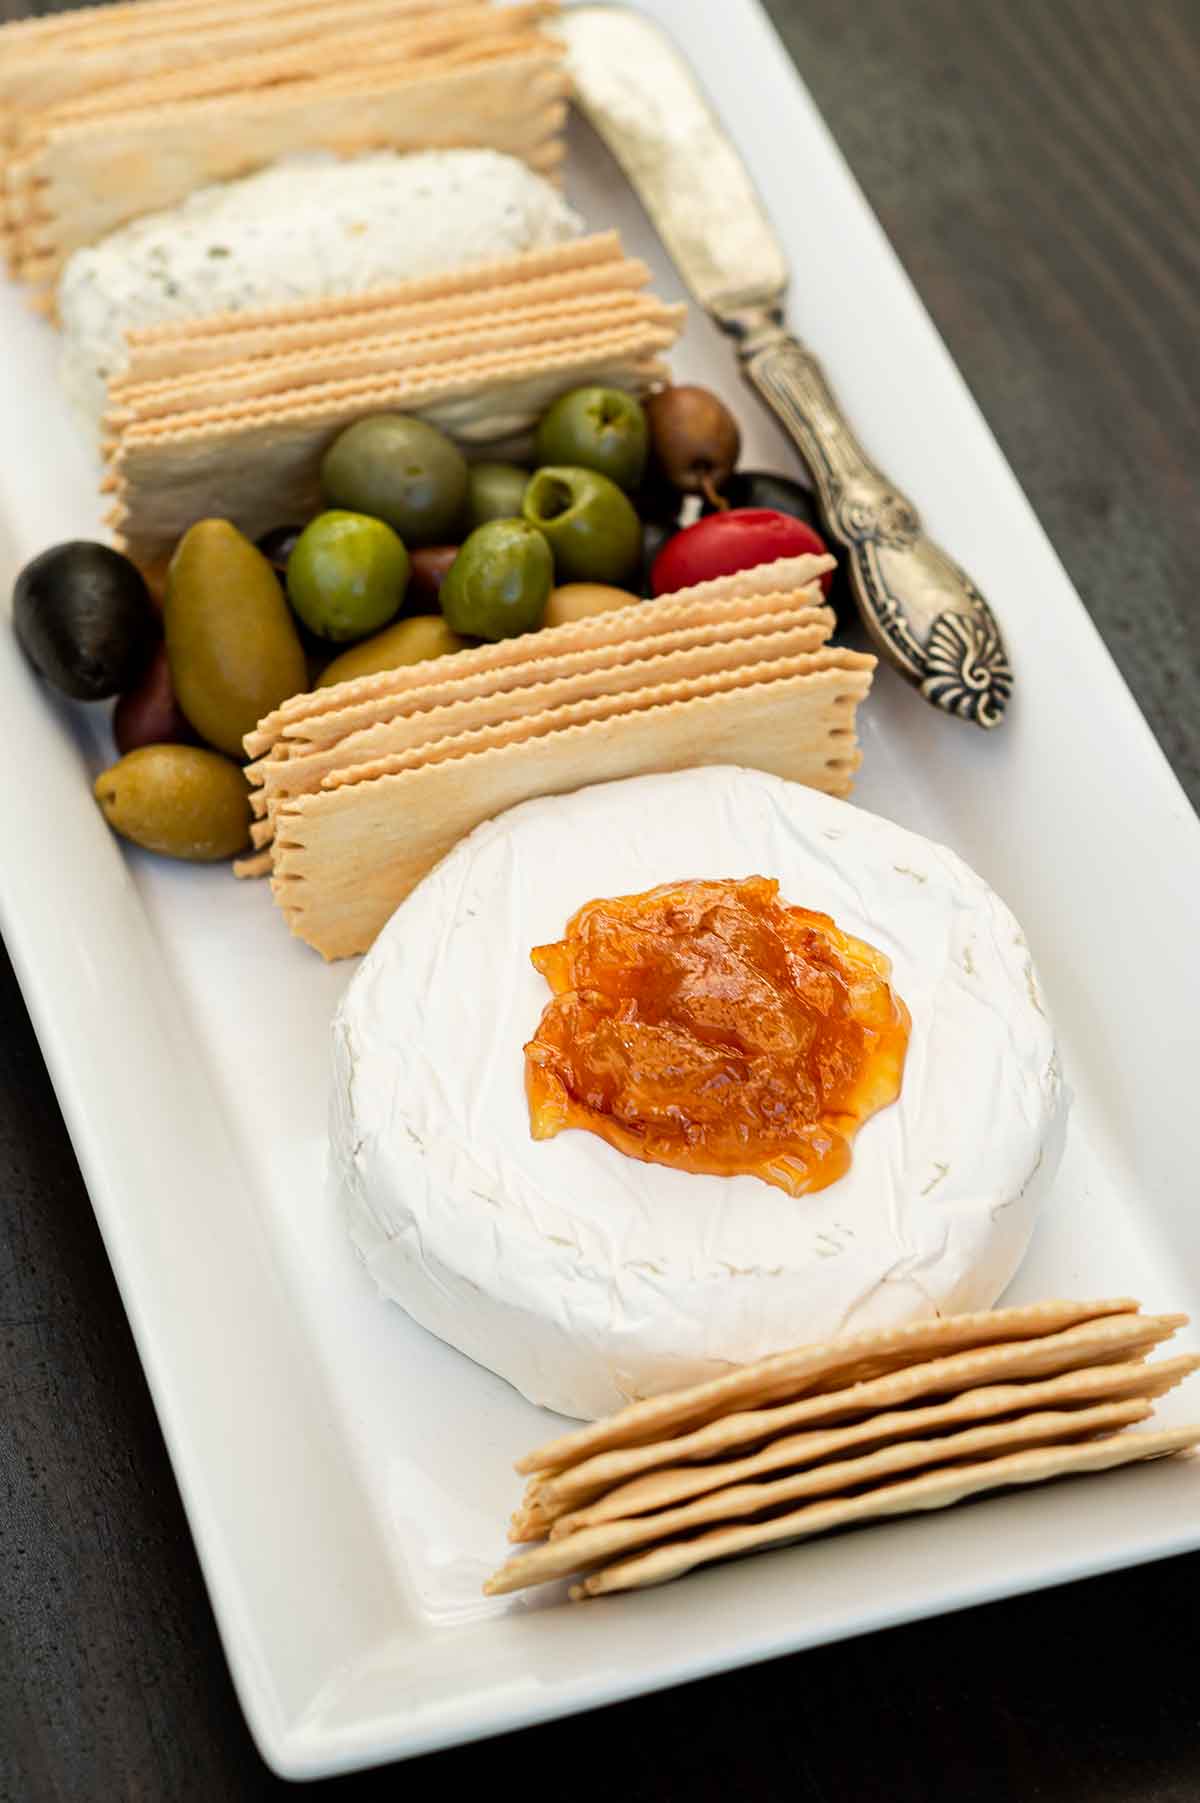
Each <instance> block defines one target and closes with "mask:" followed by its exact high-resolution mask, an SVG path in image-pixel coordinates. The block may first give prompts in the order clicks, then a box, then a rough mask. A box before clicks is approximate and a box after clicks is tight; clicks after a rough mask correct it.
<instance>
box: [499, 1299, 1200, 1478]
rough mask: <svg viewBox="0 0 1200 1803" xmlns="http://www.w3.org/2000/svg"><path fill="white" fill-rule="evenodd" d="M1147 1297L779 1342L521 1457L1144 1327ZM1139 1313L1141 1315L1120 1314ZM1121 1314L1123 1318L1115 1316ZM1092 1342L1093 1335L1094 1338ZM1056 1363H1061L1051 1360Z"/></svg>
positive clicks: (563, 1462)
mask: <svg viewBox="0 0 1200 1803" xmlns="http://www.w3.org/2000/svg"><path fill="white" fill-rule="evenodd" d="M1139 1308H1140V1304H1139V1303H1138V1302H1136V1301H1134V1300H1132V1299H1131V1298H1130V1297H1127V1296H1124V1297H1118V1298H1115V1299H1111V1300H1102V1301H1093V1302H1074V1301H1059V1300H1047V1301H1044V1302H1032V1303H1024V1304H1021V1305H1019V1306H1016V1307H1013V1308H993V1309H981V1310H979V1311H978V1312H977V1313H973V1314H963V1315H948V1316H943V1317H937V1318H935V1319H933V1320H928V1321H909V1322H906V1323H905V1324H904V1325H903V1326H902V1327H889V1328H884V1329H882V1330H880V1331H878V1332H875V1333H861V1334H853V1335H850V1336H849V1337H848V1338H846V1339H844V1340H838V1341H833V1342H832V1343H830V1344H828V1345H819V1344H818V1345H806V1346H799V1347H796V1348H795V1349H794V1350H792V1351H788V1352H777V1353H774V1354H773V1355H772V1356H771V1357H770V1358H765V1359H759V1360H758V1361H757V1362H756V1363H754V1364H751V1365H741V1366H738V1367H737V1368H736V1369H735V1370H733V1371H730V1372H728V1373H727V1374H726V1375H724V1376H722V1377H714V1378H709V1379H708V1380H706V1381H705V1382H704V1383H700V1384H693V1385H690V1386H689V1387H687V1388H686V1389H682V1390H673V1391H671V1392H669V1393H668V1394H666V1395H664V1396H651V1397H647V1398H646V1399H645V1400H643V1401H641V1402H632V1403H630V1404H629V1405H628V1407H627V1408H624V1409H621V1410H619V1411H618V1413H617V1414H615V1415H610V1416H609V1417H608V1418H607V1420H604V1421H595V1422H591V1423H589V1424H588V1425H587V1426H584V1427H579V1428H575V1429H573V1430H572V1431H571V1432H570V1433H568V1434H563V1435H560V1436H559V1437H558V1438H557V1439H555V1440H551V1441H549V1442H548V1443H547V1444H546V1445H545V1446H541V1447H538V1448H537V1449H536V1450H535V1451H534V1452H531V1453H527V1454H526V1455H525V1457H524V1458H522V1459H519V1460H518V1461H517V1466H516V1469H517V1470H518V1471H520V1472H533V1471H542V1470H550V1469H555V1470H565V1469H566V1467H567V1466H569V1465H577V1464H580V1463H581V1462H582V1461H583V1460H584V1459H586V1458H591V1457H592V1456H593V1455H594V1454H595V1453H598V1452H606V1451H609V1450H611V1449H612V1448H614V1447H620V1446H639V1445H642V1444H644V1443H645V1442H647V1441H654V1440H658V1439H661V1438H662V1437H663V1434H664V1431H669V1432H670V1433H671V1434H672V1435H674V1434H677V1433H679V1432H681V1431H682V1430H683V1429H685V1428H692V1427H700V1426H703V1425H704V1423H705V1422H708V1421H713V1420H715V1419H716V1418H717V1417H718V1416H721V1415H728V1414H731V1413H732V1412H733V1411H735V1410H737V1409H741V1408H744V1407H751V1408H762V1407H765V1406H766V1405H767V1404H770V1403H774V1402H788V1401H793V1400H796V1399H798V1398H799V1397H801V1396H804V1395H811V1394H813V1393H814V1392H817V1391H828V1390H833V1389H837V1390H844V1389H847V1388H849V1386H850V1385H851V1384H855V1383H861V1382H863V1381H865V1380H866V1379H868V1378H874V1377H883V1376H886V1375H887V1373H888V1372H890V1371H896V1370H900V1369H901V1368H903V1367H904V1366H905V1365H914V1364H919V1363H924V1362H927V1361H928V1360H929V1359H930V1358H931V1357H937V1356H939V1355H945V1354H947V1353H951V1352H967V1351H973V1350H978V1349H979V1348H981V1347H985V1346H993V1345H996V1344H998V1343H1001V1342H1003V1341H1006V1340H1033V1339H1044V1338H1046V1337H1048V1336H1058V1335H1061V1334H1062V1333H1064V1332H1077V1331H1078V1329H1079V1328H1080V1326H1081V1325H1089V1326H1090V1325H1092V1324H1099V1327H1100V1330H1101V1333H1102V1337H1103V1335H1106V1334H1111V1333H1112V1332H1113V1331H1116V1332H1118V1333H1119V1334H1124V1333H1128V1332H1130V1331H1132V1332H1134V1333H1141V1332H1143V1331H1144V1330H1145V1328H1146V1327H1147V1325H1148V1323H1149V1321H1150V1320H1151V1319H1153V1318H1152V1317H1146V1316H1140V1315H1138V1310H1139ZM1129 1315H1137V1316H1138V1319H1137V1321H1136V1322H1135V1323H1133V1324H1129V1323H1122V1321H1121V1319H1120V1317H1122V1316H1129ZM1109 1317H1114V1318H1115V1320H1114V1321H1109V1319H1108V1318H1109ZM1186 1319H1187V1317H1186V1316H1179V1317H1172V1316H1164V1317H1161V1318H1160V1321H1159V1324H1161V1322H1169V1323H1170V1324H1171V1325H1170V1326H1169V1327H1168V1328H1166V1330H1165V1331H1167V1332H1173V1331H1174V1328H1175V1327H1176V1326H1183V1325H1184V1324H1185V1323H1186ZM1089 1344H1090V1342H1089ZM1051 1368H1052V1369H1053V1368H1055V1367H1051Z"/></svg>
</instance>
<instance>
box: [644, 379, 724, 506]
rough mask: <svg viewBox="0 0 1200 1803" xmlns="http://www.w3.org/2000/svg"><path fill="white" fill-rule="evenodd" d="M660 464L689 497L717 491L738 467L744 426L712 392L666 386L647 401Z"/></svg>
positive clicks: (712, 496)
mask: <svg viewBox="0 0 1200 1803" xmlns="http://www.w3.org/2000/svg"><path fill="white" fill-rule="evenodd" d="M643 406H644V408H645V413H646V418H647V420H648V421H649V424H650V442H651V445H652V446H653V449H654V458H655V462H656V464H657V466H658V467H659V469H661V471H662V472H663V474H664V475H665V476H666V478H667V480H668V482H671V483H673V484H674V486H675V487H676V488H677V489H679V490H680V491H681V492H682V493H683V494H686V495H706V496H707V497H708V498H709V500H712V501H714V503H715V505H717V506H720V502H719V501H716V500H715V494H716V491H717V490H718V489H719V488H720V486H721V484H722V482H724V481H725V478H726V477H727V476H728V475H729V474H730V472H731V471H732V470H733V469H734V468H735V466H736V464H737V460H738V454H739V452H740V451H741V448H742V435H741V432H740V431H739V429H738V423H737V421H736V420H735V419H734V417H733V415H732V413H730V411H729V409H728V407H727V406H726V405H725V403H724V401H722V400H719V399H718V397H717V396H716V395H715V394H712V393H710V391H709V390H708V389H707V388H693V387H676V388H664V389H661V390H660V391H659V393H658V394H652V395H651V396H650V398H649V400H647V401H645V402H643Z"/></svg>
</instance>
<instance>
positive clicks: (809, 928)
mask: <svg viewBox="0 0 1200 1803" xmlns="http://www.w3.org/2000/svg"><path fill="white" fill-rule="evenodd" d="M531 956H532V959H533V963H534V965H535V967H536V968H537V969H538V970H539V971H541V973H542V975H543V976H544V977H545V978H546V980H547V982H548V983H549V985H550V988H551V989H552V990H553V992H554V996H553V1000H552V1001H550V1002H548V1003H547V1005H546V1008H545V1010H544V1012H543V1014H542V1018H541V1020H540V1022H539V1023H538V1027H537V1031H536V1033H535V1034H534V1036H533V1038H532V1039H531V1040H530V1041H529V1044H528V1045H527V1046H526V1047H525V1089H526V1094H527V1095H528V1098H529V1117H530V1125H531V1128H532V1132H533V1137H534V1138H535V1139H551V1138H553V1136H554V1135H555V1134H556V1133H561V1132H562V1131H563V1129H564V1128H566V1127H583V1128H586V1129H587V1130H588V1131H589V1132H591V1133H597V1134H599V1135H600V1137H601V1139H604V1140H607V1141H608V1143H609V1145H610V1146H615V1147H616V1148H617V1150H618V1151H621V1152H626V1153H628V1154H629V1156H630V1157H632V1158H640V1159H644V1160H645V1161H646V1162H648V1163H650V1164H665V1165H671V1166H673V1167H674V1168H675V1169H676V1170H680V1171H698V1172H706V1173H709V1174H711V1175H714V1176H722V1177H728V1176H734V1175H736V1174H738V1173H742V1172H748V1173H750V1174H752V1175H753V1176H756V1177H761V1178H762V1179H763V1181H764V1182H766V1183H774V1184H777V1185H778V1186H779V1188H780V1189H784V1190H787V1192H788V1194H789V1195H792V1196H801V1195H804V1194H805V1193H806V1192H807V1191H809V1190H818V1189H824V1188H825V1186H826V1185H827V1184H830V1183H833V1182H835V1181H836V1179H837V1178H838V1177H840V1176H842V1174H843V1173H844V1172H845V1171H846V1170H847V1169H848V1167H849V1164H850V1142H851V1140H852V1139H853V1137H854V1135H855V1133H856V1132H857V1131H858V1129H859V1127H861V1125H862V1123H863V1122H864V1121H865V1120H867V1119H868V1117H869V1116H870V1115H872V1114H874V1113H875V1112H876V1110H877V1109H880V1108H885V1107H886V1106H887V1105H888V1103H889V1102H894V1101H895V1099H896V1097H897V1096H898V1095H899V1093H900V1082H901V1078H902V1076H903V1074H904V1056H905V1052H906V1051H907V1049H908V1033H909V1024H910V1022H909V1013H908V1009H907V1008H906V1007H905V1005H904V1003H903V1002H902V1001H901V1000H900V998H899V997H898V996H897V995H895V994H894V993H893V991H892V989H891V987H890V986H889V983H888V978H889V977H890V975H891V964H890V962H889V960H888V959H887V958H885V957H884V955H883V953H882V952H878V951H876V950H875V949H874V947H873V946H870V945H867V944H866V943H865V942H864V941H863V940H861V939H854V938H852V937H851V936H850V934H849V933H843V932H842V931H841V929H840V928H839V927H837V926H836V925H835V924H834V922H833V921H832V920H831V919H830V917H829V915H827V914H815V913H813V912H811V911H810V910H809V909H808V908H792V907H788V906H787V905H786V904H785V903H783V902H781V901H780V900H779V884H778V883H777V882H775V881H773V880H772V879H770V878H768V877H761V876H752V877H747V878H746V879H745V880H744V881H742V882H738V881H733V880H728V881H720V882H700V881H697V882H685V883H665V884H663V885H662V886H661V887H660V888H657V889H649V890H647V891H646V893H645V894H643V895H625V896H620V897H617V898H616V899H614V900H610V901H592V902H588V903H587V904H586V905H585V906H584V907H582V908H580V909H579V911H578V913H576V914H575V915H574V916H573V917H572V919H571V920H570V921H569V922H568V924H567V931H566V936H565V938H563V939H561V940H559V941H558V942H557V943H556V944H554V945H539V946H537V947H535V948H534V951H533V952H532V954H531Z"/></svg>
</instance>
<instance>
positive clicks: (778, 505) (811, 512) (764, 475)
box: [700, 470, 824, 536]
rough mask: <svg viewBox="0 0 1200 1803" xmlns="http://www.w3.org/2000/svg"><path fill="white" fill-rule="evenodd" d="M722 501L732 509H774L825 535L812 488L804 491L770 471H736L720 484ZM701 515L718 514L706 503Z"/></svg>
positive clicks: (789, 480)
mask: <svg viewBox="0 0 1200 1803" xmlns="http://www.w3.org/2000/svg"><path fill="white" fill-rule="evenodd" d="M720 493H721V499H722V500H723V501H724V502H725V503H726V505H727V506H729V507H773V508H774V509H775V512H776V513H787V514H790V515H791V517H792V518H793V519H795V520H803V521H804V522H805V524H806V525H809V526H811V527H812V529H813V531H814V532H820V533H822V536H824V532H823V528H822V526H821V516H820V514H819V513H818V512H817V501H816V496H815V495H814V494H813V492H812V490H811V489H810V488H803V487H801V485H800V483H799V482H793V481H792V480H791V478H790V476H775V475H772V473H771V472H770V471H769V470H737V471H736V472H735V473H734V474H733V475H732V476H729V477H728V478H727V479H726V480H725V481H724V482H722V484H721V490H720ZM700 511H701V513H716V512H718V511H719V510H718V509H717V508H716V507H714V506H713V504H712V502H711V501H708V500H706V501H705V503H704V505H703V507H702V508H701V509H700Z"/></svg>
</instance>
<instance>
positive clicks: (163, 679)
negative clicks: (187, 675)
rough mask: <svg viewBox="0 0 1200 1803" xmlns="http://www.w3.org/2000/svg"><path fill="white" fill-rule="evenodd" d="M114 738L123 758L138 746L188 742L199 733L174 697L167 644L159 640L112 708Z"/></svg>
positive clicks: (192, 740)
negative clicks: (132, 685)
mask: <svg viewBox="0 0 1200 1803" xmlns="http://www.w3.org/2000/svg"><path fill="white" fill-rule="evenodd" d="M112 725H113V738H114V739H115V740H116V742H117V750H118V752H119V753H120V754H121V756H122V757H124V755H125V753H126V752H127V751H136V750H137V748H138V746H139V745H187V744H193V743H194V742H195V738H196V735H195V733H194V732H193V731H192V728H191V726H190V725H189V723H188V719H187V715H186V714H185V713H184V711H183V709H182V708H181V707H180V705H179V703H178V701H177V700H176V699H175V690H174V689H173V688H172V686H171V667H170V665H169V664H168V662H167V647H166V645H165V644H164V643H160V644H159V647H158V649H157V651H156V652H155V653H154V656H153V657H152V658H151V659H150V662H149V664H148V665H147V666H146V671H145V674H144V675H143V677H142V679H141V681H140V682H139V683H138V684H137V686H136V687H135V688H132V689H126V691H125V693H124V694H123V695H122V696H121V699H120V700H119V701H118V702H117V705H116V707H115V708H114V709H113V721H112Z"/></svg>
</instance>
